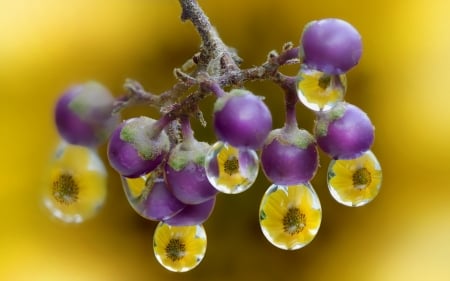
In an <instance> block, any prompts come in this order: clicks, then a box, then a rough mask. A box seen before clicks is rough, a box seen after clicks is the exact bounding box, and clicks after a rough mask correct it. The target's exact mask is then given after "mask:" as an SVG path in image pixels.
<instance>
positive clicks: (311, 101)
mask: <svg viewBox="0 0 450 281" xmlns="http://www.w3.org/2000/svg"><path fill="white" fill-rule="evenodd" d="M346 89H347V79H346V76H345V74H341V75H330V74H326V73H324V72H320V71H318V70H314V69H309V68H307V67H306V66H304V65H302V67H301V69H300V72H299V74H298V84H297V94H298V98H299V99H300V101H301V102H302V103H303V104H304V105H305V106H306V107H307V108H309V109H311V110H314V111H325V110H329V109H331V108H332V107H333V106H335V105H336V104H337V103H338V102H340V101H342V100H343V99H344V95H345V91H346Z"/></svg>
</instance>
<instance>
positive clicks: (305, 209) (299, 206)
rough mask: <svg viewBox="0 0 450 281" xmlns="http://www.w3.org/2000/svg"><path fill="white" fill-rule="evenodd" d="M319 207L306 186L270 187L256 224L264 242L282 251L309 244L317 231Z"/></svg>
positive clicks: (316, 198) (311, 190) (319, 218)
mask: <svg viewBox="0 0 450 281" xmlns="http://www.w3.org/2000/svg"><path fill="white" fill-rule="evenodd" d="M321 221H322V207H321V205H320V201H319V197H318V196H317V194H316V192H315V191H314V189H313V187H312V186H311V184H309V183H305V184H298V185H288V186H283V185H272V186H270V187H269V188H268V189H267V191H266V193H265V194H264V196H263V198H262V200H261V205H260V208H259V223H260V226H261V230H262V232H263V234H264V236H265V237H266V238H267V240H268V241H269V242H270V243H272V244H273V245H274V246H276V247H278V248H280V249H283V250H297V249H300V248H302V247H304V246H306V245H308V244H309V243H310V242H311V241H312V240H313V239H314V237H315V236H316V234H317V232H318V231H319V227H320V223H321Z"/></svg>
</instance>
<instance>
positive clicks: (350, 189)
mask: <svg viewBox="0 0 450 281" xmlns="http://www.w3.org/2000/svg"><path fill="white" fill-rule="evenodd" d="M180 3H181V4H182V7H183V9H184V10H183V16H184V17H185V19H190V20H191V21H193V22H194V23H195V22H197V24H198V25H196V27H197V29H198V31H199V33H200V34H201V35H204V34H205V30H209V33H208V34H209V35H211V34H212V35H211V36H212V37H211V38H209V37H208V38H203V40H204V43H207V42H208V40H215V42H216V44H204V46H203V49H202V50H201V51H202V52H204V53H203V54H209V55H210V56H213V57H212V58H210V59H205V57H207V56H206V55H204V56H202V55H199V56H195V57H194V58H193V59H192V63H193V64H196V65H197V66H196V67H197V68H196V70H195V71H192V72H187V71H186V70H176V71H175V74H176V76H177V78H178V79H179V84H178V85H177V87H173V88H172V90H171V91H168V92H165V93H163V94H161V95H153V94H151V93H148V92H146V91H144V90H143V88H142V87H141V86H140V85H139V84H138V83H137V82H134V81H127V83H126V85H125V86H126V89H127V90H128V93H127V94H126V95H125V96H123V97H120V98H117V99H114V98H113V97H112V95H111V94H110V93H109V92H108V90H107V89H105V88H104V87H103V86H101V85H100V84H98V83H96V82H88V83H85V84H80V85H77V86H75V87H72V88H70V89H69V90H68V91H67V92H66V93H64V94H63V95H62V96H61V97H60V99H59V100H58V102H57V105H56V109H55V122H56V125H57V129H58V132H59V133H60V136H61V137H62V139H63V140H64V142H65V145H64V146H63V147H62V148H61V149H59V150H58V152H57V154H56V159H57V160H58V161H55V168H54V169H53V172H52V182H51V184H50V185H49V188H48V189H47V191H48V192H47V193H46V198H45V201H46V202H48V203H46V205H47V206H49V209H50V210H51V211H52V213H53V214H54V215H55V216H56V217H60V218H64V220H65V221H77V222H80V221H82V220H84V219H85V218H87V217H89V216H90V215H91V214H92V213H95V211H96V210H98V209H99V207H100V205H99V202H103V201H104V200H103V199H104V198H103V197H104V192H103V193H102V191H104V189H105V183H104V182H105V181H104V177H105V175H104V168H103V169H102V168H98V166H99V165H100V166H101V164H98V162H99V161H96V165H93V164H92V163H91V162H92V161H88V160H89V157H90V158H93V155H95V149H96V147H98V146H99V145H100V144H102V143H104V142H105V141H106V140H108V146H107V158H108V161H109V164H110V165H111V167H112V168H113V169H114V170H115V171H117V173H118V174H119V175H120V178H121V180H122V185H123V189H124V193H125V195H126V198H127V199H128V202H129V203H130V205H131V207H132V208H133V209H134V210H135V211H136V212H137V213H138V214H139V215H141V216H142V217H144V218H146V219H148V220H152V221H159V224H158V225H157V227H156V230H155V233H154V239H153V246H154V251H155V256H156V258H157V260H158V261H159V262H160V263H161V264H162V265H163V266H164V267H165V268H167V269H169V270H172V271H178V272H181V271H187V270H190V269H192V268H194V267H195V266H197V265H198V264H199V263H200V261H201V260H202V259H203V256H204V254H205V250H206V234H205V229H204V227H203V225H202V224H203V223H204V222H205V221H206V220H207V219H208V218H209V216H210V215H211V213H212V211H213V208H214V204H215V200H216V197H217V195H218V194H224V193H225V194H236V193H241V192H244V191H245V190H247V189H248V188H250V187H251V186H252V185H253V183H254V182H255V180H256V178H257V176H258V173H259V168H260V167H261V169H262V171H263V173H264V174H265V176H266V177H267V179H268V180H269V181H270V182H271V183H272V185H271V186H270V187H269V188H267V190H266V192H265V193H264V194H263V197H262V200H261V204H260V207H259V222H260V225H261V229H262V232H263V234H264V235H265V237H266V238H267V239H268V240H269V241H270V242H271V243H272V244H273V245H275V246H276V247H279V248H281V249H288V250H294V249H299V248H301V247H303V246H305V245H307V244H308V243H309V242H311V241H312V240H313V239H314V237H315V236H316V234H317V232H318V230H319V227H320V223H321V218H322V209H321V204H320V201H319V198H318V196H317V194H316V192H315V190H314V188H313V186H312V184H311V180H312V179H313V177H314V176H315V174H316V172H317V169H318V167H319V162H320V161H319V153H318V149H319V148H320V149H321V150H322V151H323V152H324V153H325V154H327V155H328V156H329V157H330V158H331V159H332V161H331V162H330V165H329V168H328V174H327V175H328V187H329V190H330V192H331V194H332V196H333V197H334V198H335V199H336V200H337V201H338V202H340V203H342V204H344V205H348V206H361V205H364V204H366V203H368V202H370V201H371V200H372V199H373V198H374V197H375V196H376V195H377V193H378V191H379V188H380V184H381V168H380V166H379V163H378V161H377V159H376V158H375V156H374V154H373V153H372V152H371V151H370V148H371V146H372V144H373V140H374V126H373V125H372V123H371V121H370V119H369V118H368V116H367V115H366V114H365V113H364V112H363V111H362V110H361V109H360V108H358V107H356V106H355V105H352V104H349V103H347V102H345V101H344V95H345V91H346V88H347V86H346V77H345V74H346V72H348V71H349V70H350V69H351V68H352V67H354V66H355V65H356V64H357V63H358V61H359V58H360V56H361V51H362V44H361V37H360V35H359V33H358V32H357V30H356V29H355V28H354V27H353V26H352V25H350V24H349V23H347V22H345V21H343V20H339V19H323V20H319V21H313V22H311V23H309V24H308V25H306V27H305V29H304V31H303V34H302V37H301V40H300V46H299V47H297V48H294V47H293V46H292V44H287V45H286V46H285V47H284V48H283V52H282V53H281V54H276V53H273V52H272V53H271V54H270V55H269V57H268V61H267V62H266V63H265V64H263V65H262V66H260V67H256V68H253V69H244V70H241V69H240V68H239V60H240V59H239V58H237V56H235V55H234V54H232V53H230V51H229V49H226V50H227V51H224V50H225V46H224V45H223V43H222V42H221V40H220V38H219V37H218V36H217V34H214V32H212V31H211V30H213V29H212V28H211V27H210V26H208V24H209V22H208V21H207V20H206V19H203V21H194V20H193V18H194V17H202V15H203V13H202V11H201V9H200V8H199V7H198V4H197V3H196V1H189V0H186V1H180ZM188 4H189V5H188ZM198 22H200V23H203V24H205V22H206V26H202V25H200V23H198ZM205 36H206V35H205ZM208 46H209V47H208ZM221 46H222V47H224V48H223V49H220V50H217V48H221ZM205 48H206V49H205ZM208 48H209V49H208ZM214 56H216V57H214ZM217 56H219V57H217ZM214 58H215V59H217V58H218V59H219V61H220V62H221V63H220V64H221V66H220V67H219V69H218V71H217V70H216V68H217V67H216V68H214V67H212V65H213V64H215V62H216V61H217V60H214ZM287 63H299V65H300V67H299V73H298V75H297V76H295V77H290V76H287V75H283V74H282V73H280V72H278V67H279V66H281V65H283V64H287ZM231 70H232V71H231ZM236 73H239V75H237V76H236V75H235V74H236ZM232 74H233V75H235V76H233V78H234V79H225V78H227V77H228V78H229V76H226V75H232ZM263 79H267V80H273V81H274V82H275V83H277V84H279V85H280V87H281V88H282V89H283V90H284V92H285V104H286V108H285V113H286V122H285V125H284V126H283V127H282V128H276V129H273V128H272V115H271V111H270V109H269V107H267V105H266V104H265V103H264V100H263V98H262V97H261V96H258V95H255V94H254V93H252V92H251V91H249V90H246V89H244V88H242V86H239V87H237V86H238V85H242V84H243V82H246V81H251V80H263ZM232 81H234V82H232ZM194 86H198V87H197V88H198V90H197V91H196V92H194V93H192V94H190V95H188V96H187V97H186V96H185V97H184V99H182V101H181V102H179V100H180V98H179V97H180V96H181V95H180V94H181V93H183V92H185V91H187V90H189V89H191V88H193V87H194ZM225 88H228V89H229V90H227V91H225V90H224V89H225ZM208 94H214V95H216V97H217V99H216V101H215V104H214V111H213V116H212V121H213V128H214V131H215V135H216V137H217V142H216V143H214V144H212V145H211V144H209V143H206V142H200V141H198V140H197V139H196V138H195V137H194V132H193V130H192V129H191V125H190V120H191V117H192V116H195V117H197V118H200V120H201V121H203V122H204V120H203V117H202V115H201V111H200V109H199V105H198V102H199V101H200V100H201V99H202V98H204V97H205V96H207V95H208ZM298 101H300V102H301V103H303V104H304V105H305V106H306V108H308V109H310V110H313V111H315V112H316V122H315V126H314V130H313V133H312V134H311V133H309V132H308V131H307V130H305V129H301V128H299V127H298V124H297V120H296V112H295V111H296V104H297V103H298ZM141 103H146V104H150V105H153V106H156V107H159V108H161V112H162V116H161V117H160V118H159V119H158V120H155V119H152V118H150V117H147V116H141V117H134V118H130V119H127V120H123V121H122V122H119V119H120V115H119V114H118V113H119V111H120V110H121V109H123V108H125V107H129V106H132V105H135V104H141ZM74 150H78V151H79V152H78V153H79V155H75V154H74ZM76 157H80V160H79V161H77V159H76ZM66 158H67V159H66ZM60 159H66V160H67V161H60ZM96 159H97V158H96ZM84 174H86V175H88V176H89V178H87V176H84ZM88 179H96V180H97V181H96V183H97V184H96V185H92V182H90V181H88ZM99 190H100V191H99ZM102 196H103V197H102ZM99 197H100V198H99ZM92 198H95V199H96V200H93V199H92ZM68 211H70V212H69V213H67V212H68Z"/></svg>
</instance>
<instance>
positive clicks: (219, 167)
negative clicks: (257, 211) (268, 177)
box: [205, 141, 259, 194]
mask: <svg viewBox="0 0 450 281" xmlns="http://www.w3.org/2000/svg"><path fill="white" fill-rule="evenodd" d="M205 169H206V176H207V177H208V179H209V181H210V183H211V184H212V185H213V186H214V187H215V188H216V189H217V190H219V191H221V192H223V193H229V194H236V193H241V192H243V191H245V190H247V189H248V188H250V187H251V186H252V184H253V183H254V182H255V180H256V177H257V176H258V171H259V158H258V155H257V154H256V152H255V151H254V150H252V149H245V148H236V147H233V146H231V145H229V144H226V143H224V142H221V141H218V142H216V143H215V144H214V145H213V146H211V148H210V150H209V151H208V153H207V154H206V158H205Z"/></svg>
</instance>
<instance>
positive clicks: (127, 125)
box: [108, 117, 170, 178]
mask: <svg viewBox="0 0 450 281" xmlns="http://www.w3.org/2000/svg"><path fill="white" fill-rule="evenodd" d="M155 122H156V121H155V120H154V119H151V118H148V117H137V118H132V119H128V120H126V121H125V122H122V124H120V125H119V126H118V127H117V128H116V129H115V130H114V132H113V134H112V135H111V138H110V140H109V143H108V160H109V163H110V164H111V166H112V167H113V168H114V169H115V170H116V171H117V172H118V173H119V174H121V175H122V176H124V177H129V178H135V177H139V176H142V175H144V174H147V173H149V172H151V171H152V170H154V169H155V168H156V167H157V166H158V165H159V164H160V163H161V162H162V160H163V158H164V156H165V155H166V154H167V151H168V150H169V147H170V143H169V138H168V137H167V135H166V133H165V132H164V131H161V132H158V133H156V135H155V133H154V130H155V128H154V126H153V125H154V124H155Z"/></svg>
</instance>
